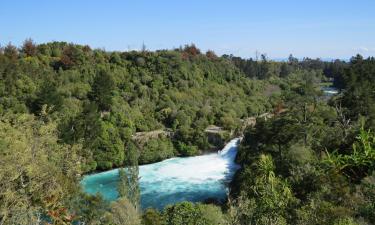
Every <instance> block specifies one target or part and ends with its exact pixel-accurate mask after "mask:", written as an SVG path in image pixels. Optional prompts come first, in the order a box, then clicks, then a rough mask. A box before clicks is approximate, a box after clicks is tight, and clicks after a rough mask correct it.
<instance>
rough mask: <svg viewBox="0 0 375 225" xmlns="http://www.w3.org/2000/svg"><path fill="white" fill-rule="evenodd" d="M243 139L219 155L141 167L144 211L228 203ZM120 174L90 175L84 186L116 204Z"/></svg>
mask: <svg viewBox="0 0 375 225" xmlns="http://www.w3.org/2000/svg"><path fill="white" fill-rule="evenodd" d="M239 142H240V139H239V138H235V139H233V140H231V141H230V142H229V143H228V144H227V145H226V146H225V147H224V148H223V149H222V150H221V151H219V152H218V153H211V154H207V155H200V156H194V157H183V158H182V157H176V158H171V159H167V160H164V161H161V162H158V163H153V164H148V165H142V166H140V167H139V176H140V189H141V206H142V208H147V207H154V208H158V209H162V208H164V206H166V205H167V204H173V203H176V202H180V201H193V202H198V201H204V200H206V199H208V198H211V199H218V200H224V199H225V198H226V197H227V186H226V183H227V182H228V181H230V180H231V179H232V177H233V174H234V173H235V171H236V170H237V169H238V168H239V166H238V165H237V164H236V163H235V162H234V159H235V157H236V154H237V148H238V144H239ZM117 182H118V170H117V169H115V170H111V171H107V172H103V173H98V174H93V175H88V176H85V177H84V178H83V180H82V181H81V184H82V186H83V188H84V190H85V191H86V192H87V193H89V194H95V193H97V192H99V193H100V194H102V195H103V197H104V198H105V199H107V200H110V201H112V200H116V199H117V198H118V193H117Z"/></svg>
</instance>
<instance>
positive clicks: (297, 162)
mask: <svg viewBox="0 0 375 225" xmlns="http://www.w3.org/2000/svg"><path fill="white" fill-rule="evenodd" d="M328 82H330V83H332V84H333V85H334V86H335V87H336V88H338V89H339V90H340V93H339V94H338V95H335V96H334V97H332V98H330V99H327V98H326V97H324V96H323V93H322V91H321V86H322V85H324V84H328ZM374 93H375V59H374V58H368V59H364V58H363V57H362V56H360V55H357V56H355V57H353V58H352V59H351V61H350V62H345V61H340V60H335V61H332V62H325V61H322V60H319V59H310V58H304V59H303V60H298V59H297V58H295V57H293V56H292V55H290V57H289V58H288V60H287V61H285V62H276V61H272V60H269V59H268V58H267V56H266V55H265V54H263V55H262V56H261V57H260V59H243V58H240V57H235V56H233V55H223V56H217V55H216V54H215V53H214V52H213V51H207V52H206V53H203V52H201V51H200V50H199V49H198V48H197V47H196V46H195V45H193V44H191V45H186V46H184V47H181V48H178V49H174V50H159V51H148V50H147V49H146V48H143V49H142V50H141V51H130V52H108V51H104V50H100V49H91V48H90V47H89V46H83V45H76V44H71V43H65V42H51V43H45V44H35V43H34V42H33V41H32V40H31V39H29V40H26V41H25V42H24V44H23V45H22V46H21V47H19V48H17V47H15V46H13V45H11V44H8V45H6V46H5V47H3V48H0V115H1V119H0V224H38V223H40V222H41V221H43V222H45V223H47V222H48V223H52V224H72V223H73V224H74V223H78V222H85V224H132V225H133V224H146V225H148V224H168V225H169V224H171V225H172V224H175V225H180V224H189V225H190V224H191V225H193V224H194V225H195V224H212V225H214V224H215V225H216V224H236V225H237V224H373V223H375V214H374V212H375V193H374V191H375V172H374V169H375V149H374V148H375V135H374V133H373V130H374V129H375V95H374ZM264 113H269V115H271V116H270V117H262V118H258V119H257V121H256V124H255V125H254V124H246V121H247V120H248V119H249V118H256V117H257V116H258V115H261V114H264ZM210 125H216V126H219V127H221V128H223V130H224V131H225V133H224V134H222V136H221V138H222V139H224V140H227V139H228V138H230V137H231V136H234V135H243V140H242V142H241V145H240V148H239V151H238V155H237V159H236V160H237V162H238V163H239V164H240V165H241V169H240V170H239V171H238V172H237V174H236V176H235V179H234V180H233V181H232V183H231V185H230V189H231V193H230V196H229V200H228V202H227V203H226V204H224V205H213V204H203V203H190V202H182V203H178V204H175V205H171V206H168V207H166V208H165V209H164V210H163V211H161V212H159V211H157V210H154V209H148V210H146V211H144V212H140V209H139V188H138V187H137V180H138V178H137V175H138V164H144V163H151V162H156V161H160V160H163V159H166V158H170V157H173V156H191V155H197V154H200V153H201V152H202V151H206V150H209V149H212V148H213V147H215V146H213V145H214V144H213V143H212V142H210V140H209V137H208V135H207V133H206V132H205V130H206V128H207V127H208V126H210ZM246 125H249V126H246ZM216 147H217V146H216ZM121 166H127V167H128V168H129V169H128V170H123V171H122V172H121V173H120V175H121V178H120V180H121V182H120V184H119V192H120V193H121V198H120V199H119V200H118V201H115V202H112V203H108V202H106V201H104V200H103V199H102V197H101V196H88V195H86V194H84V193H83V192H82V191H81V190H80V187H79V180H80V179H81V176H82V175H83V174H85V173H88V172H93V171H96V170H108V169H111V168H117V167H121ZM197 172H199V171H197Z"/></svg>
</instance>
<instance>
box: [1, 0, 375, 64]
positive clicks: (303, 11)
mask: <svg viewBox="0 0 375 225" xmlns="http://www.w3.org/2000/svg"><path fill="white" fill-rule="evenodd" d="M29 37H31V38H32V39H33V40H34V41H36V42H37V43H42V42H48V41H54V40H55V41H67V42H74V43H79V44H89V45H90V46H93V47H95V48H105V49H106V50H120V51H125V50H128V49H139V48H140V47H141V45H142V42H144V43H145V44H146V46H147V48H148V49H152V50H154V49H165V48H173V47H179V46H180V45H184V44H188V43H195V44H196V45H197V46H198V47H199V48H201V49H202V50H207V49H212V50H214V51H215V52H216V53H218V54H231V53H232V54H234V55H239V56H243V57H254V55H255V51H259V52H261V53H267V55H268V57H269V58H285V57H287V56H288V55H289V54H290V53H293V54H294V55H295V56H297V57H304V56H308V57H322V58H343V59H346V58H349V57H350V56H352V55H354V54H356V53H360V54H362V55H364V56H369V55H375V0H324V1H323V0H309V1H304V0H299V1H298V0H263V1H260V0H258V1H252V0H247V1H246V0H231V1H229V0H226V1H224V0H185V1H182V0H158V1H155V0H133V1H130V0H63V1H62V0H61V1H57V0H56V1H52V0H33V1H29V0H24V1H21V0H3V1H1V2H0V43H1V44H2V45H4V44H7V43H8V42H12V43H13V44H16V45H20V44H21V43H22V42H23V40H25V39H26V38H29Z"/></svg>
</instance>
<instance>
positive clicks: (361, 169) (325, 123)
mask: <svg viewBox="0 0 375 225" xmlns="http://www.w3.org/2000/svg"><path fill="white" fill-rule="evenodd" d="M339 76H340V77H339V80H340V81H341V85H342V86H341V88H342V92H341V93H340V94H339V95H337V96H335V97H334V98H333V99H331V100H330V101H329V102H328V104H327V103H326V102H325V101H319V95H318V93H317V92H316V89H314V88H313V87H314V83H313V82H311V80H309V79H306V78H303V77H301V78H302V79H301V78H299V79H298V78H297V79H295V78H294V79H286V80H285V82H286V83H287V85H285V86H284V87H287V88H285V89H283V94H282V97H281V99H280V105H281V106H282V107H279V108H282V109H283V110H278V112H280V113H279V114H276V115H275V117H274V118H272V119H269V120H258V121H257V124H256V126H255V127H249V128H248V129H247V130H246V131H245V134H244V139H243V141H242V143H241V147H240V150H239V153H238V155H237V161H238V163H240V164H241V166H242V168H241V169H240V171H239V172H238V173H237V175H236V178H235V179H234V180H233V182H232V185H231V187H232V198H234V200H233V202H234V203H233V204H232V205H231V206H230V207H231V209H232V210H234V212H235V213H234V215H235V216H234V219H235V221H236V224H374V223H375V213H374V212H375V204H374V203H375V134H374V132H373V131H374V129H375V126H374V122H373V121H374V119H373V118H374V115H375V112H374V111H373V108H374V106H375V104H374V100H375V95H374V91H375V59H374V58H368V59H363V58H362V57H361V56H359V55H358V56H356V57H353V58H352V59H351V61H350V62H349V63H347V64H346V65H345V68H344V69H343V70H342V72H340V73H339Z"/></svg>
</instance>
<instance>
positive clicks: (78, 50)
mask: <svg viewBox="0 0 375 225" xmlns="http://www.w3.org/2000/svg"><path fill="white" fill-rule="evenodd" d="M0 74H1V77H0V78H1V83H0V114H1V115H5V114H22V113H26V114H33V115H36V116H37V117H39V118H42V117H43V118H44V119H45V120H51V121H54V122H56V123H57V129H58V135H59V142H61V143H65V144H70V145H73V144H78V143H79V144H81V145H82V150H81V151H80V152H79V153H78V154H79V155H80V157H82V158H83V159H84V161H83V167H84V168H83V170H84V171H93V170H107V169H111V168H114V167H119V166H121V165H123V161H124V157H125V156H124V148H126V146H130V145H133V143H132V142H133V141H132V136H133V135H134V134H135V133H136V132H150V131H154V130H165V129H168V130H170V131H171V132H173V134H174V135H173V139H172V140H171V139H169V138H163V135H162V137H161V138H159V139H157V140H152V142H151V143H146V144H145V145H143V144H142V145H135V146H136V147H141V149H140V154H141V156H140V160H141V161H140V163H150V162H155V161H160V160H162V159H165V158H168V157H172V156H175V155H182V156H185V155H194V154H198V153H199V150H206V149H210V148H211V147H212V146H211V143H209V142H208V140H207V136H206V135H205V133H204V130H205V128H206V127H207V126H208V125H210V124H215V125H218V126H222V127H224V129H226V130H229V131H230V130H232V131H234V130H236V129H237V128H238V127H240V124H241V121H240V119H241V118H245V117H248V116H252V115H256V114H260V113H263V112H266V111H268V110H269V109H270V108H272V104H270V103H269V102H268V101H267V97H264V96H263V95H262V91H263V90H264V88H265V87H266V85H267V82H263V81H256V80H250V79H247V78H246V76H244V74H243V73H241V71H240V70H239V69H238V68H237V67H236V66H235V65H233V64H232V63H231V62H230V61H229V60H226V59H224V58H220V57H217V56H216V55H215V54H214V53H213V52H211V51H209V52H207V53H206V54H202V53H200V50H199V49H198V48H196V47H195V46H194V45H187V46H185V48H181V49H176V50H161V51H156V52H149V51H147V50H144V51H139V52H137V51H132V52H106V51H103V50H99V49H95V50H92V49H91V48H90V47H89V46H81V45H74V44H68V43H65V42H52V43H47V44H39V45H36V44H35V43H33V42H32V40H26V41H25V43H24V44H23V46H22V47H21V48H19V49H18V48H16V47H15V46H12V45H10V44H9V45H7V46H5V47H4V48H2V49H1V53H0ZM156 142H157V143H156ZM135 144H136V143H135ZM197 149H199V150H197Z"/></svg>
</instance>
